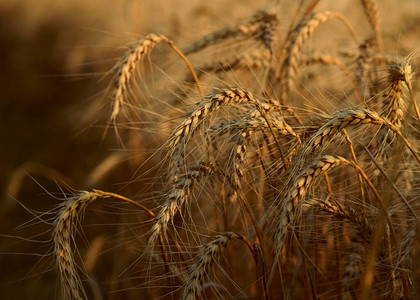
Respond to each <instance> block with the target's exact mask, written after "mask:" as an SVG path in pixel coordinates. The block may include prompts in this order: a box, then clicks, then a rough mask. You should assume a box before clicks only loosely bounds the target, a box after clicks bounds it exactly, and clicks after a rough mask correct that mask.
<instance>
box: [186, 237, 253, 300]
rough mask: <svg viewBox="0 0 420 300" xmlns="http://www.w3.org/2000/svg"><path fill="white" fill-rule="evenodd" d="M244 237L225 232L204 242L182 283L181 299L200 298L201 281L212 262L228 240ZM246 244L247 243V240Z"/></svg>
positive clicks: (218, 255) (216, 258)
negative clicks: (206, 242) (185, 279)
mask: <svg viewBox="0 0 420 300" xmlns="http://www.w3.org/2000/svg"><path fill="white" fill-rule="evenodd" d="M244 239H246V238H245V237H244V236H242V235H239V234H236V233H233V232H225V233H223V234H220V235H217V236H216V237H215V239H213V240H212V241H211V242H209V243H208V244H206V245H205V246H204V247H203V249H202V250H201V251H200V253H199V254H198V255H197V257H196V260H195V263H194V265H193V266H192V267H191V269H190V270H189V272H188V279H187V281H186V282H185V284H184V291H183V294H182V299H184V300H195V299H200V295H201V291H202V289H203V281H204V279H205V276H207V275H208V273H209V272H210V268H211V266H212V265H213V263H214V262H215V261H217V260H218V259H219V257H220V256H221V254H222V252H223V250H224V249H225V248H226V247H227V245H228V243H229V242H231V241H235V240H244ZM247 244H249V242H248V243H247Z"/></svg>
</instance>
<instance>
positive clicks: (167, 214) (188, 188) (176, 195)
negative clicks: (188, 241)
mask: <svg viewBox="0 0 420 300" xmlns="http://www.w3.org/2000/svg"><path fill="white" fill-rule="evenodd" d="M214 172H215V170H214V168H213V167H212V165H210V164H205V163H201V164H200V165H199V166H198V167H196V168H192V169H191V170H189V171H188V172H186V173H185V174H181V175H180V176H179V178H178V180H177V181H176V182H175V183H174V184H173V186H172V188H171V190H170V192H169V194H168V195H167V196H166V199H165V202H164V203H163V205H162V207H161V209H160V211H159V213H158V214H157V215H156V217H155V224H154V225H153V227H152V229H151V236H150V238H149V245H151V246H153V245H155V244H156V242H157V240H158V238H159V237H160V236H162V234H163V235H164V236H166V230H167V227H168V223H169V222H170V221H172V220H173V218H174V216H175V214H176V213H177V212H178V211H179V210H180V209H181V207H182V205H183V204H184V203H185V202H186V201H188V199H189V197H190V194H191V192H192V189H193V187H194V184H195V183H196V182H197V181H199V180H200V179H201V178H202V177H204V176H207V175H211V174H213V173H214Z"/></svg>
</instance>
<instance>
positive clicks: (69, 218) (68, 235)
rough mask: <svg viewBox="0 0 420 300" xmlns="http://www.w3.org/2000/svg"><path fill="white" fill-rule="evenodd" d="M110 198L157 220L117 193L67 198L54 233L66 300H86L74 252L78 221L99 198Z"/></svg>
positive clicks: (144, 208) (143, 208) (55, 224)
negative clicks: (133, 207)
mask: <svg viewBox="0 0 420 300" xmlns="http://www.w3.org/2000/svg"><path fill="white" fill-rule="evenodd" d="M110 197H114V198H116V199H119V200H122V201H125V202H127V203H130V204H133V205H135V206H137V207H139V208H140V209H142V210H144V211H145V212H146V213H148V214H149V216H151V217H154V213H153V212H152V211H150V210H149V209H147V208H146V207H145V206H143V205H142V204H141V203H138V202H136V201H134V200H132V199H129V198H126V197H124V196H121V195H118V194H115V193H110V192H104V191H101V190H93V191H92V192H87V191H83V192H80V193H79V194H77V195H75V196H73V197H70V198H67V200H66V201H65V202H64V203H63V204H62V208H61V209H60V211H59V212H58V215H57V217H56V219H55V221H54V230H53V241H54V253H55V257H56V261H57V264H58V268H59V270H60V277H61V286H62V293H63V296H64V298H65V299H84V298H86V294H85V293H84V291H83V286H82V283H81V281H80V277H79V275H78V272H77V266H76V263H75V261H74V257H73V251H72V249H71V246H72V245H71V244H72V242H74V233H75V231H76V226H77V224H78V221H80V219H81V218H82V216H83V213H84V211H85V209H86V207H87V206H88V205H89V204H91V203H92V202H94V201H95V200H96V199H97V198H110ZM80 292H82V294H83V295H82V296H83V297H82V296H81V295H80Z"/></svg>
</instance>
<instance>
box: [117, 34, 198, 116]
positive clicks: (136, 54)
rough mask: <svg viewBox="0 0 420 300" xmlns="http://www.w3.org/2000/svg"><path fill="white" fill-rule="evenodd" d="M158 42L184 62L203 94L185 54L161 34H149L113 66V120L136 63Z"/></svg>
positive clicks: (124, 96)
mask: <svg viewBox="0 0 420 300" xmlns="http://www.w3.org/2000/svg"><path fill="white" fill-rule="evenodd" d="M159 43H164V44H166V45H168V46H169V47H170V48H171V49H172V50H173V51H175V53H176V54H177V55H178V56H179V57H180V58H181V59H182V60H183V61H184V62H185V64H186V65H187V67H188V69H189V71H190V72H191V75H192V76H193V78H194V81H195V83H196V85H197V90H198V92H199V94H200V95H202V96H203V91H202V88H201V85H200V82H199V80H198V77H197V75H196V73H195V71H194V68H193V67H192V65H191V63H190V62H189V60H188V59H187V58H186V57H185V55H184V54H183V53H182V52H181V51H180V50H179V49H178V48H177V47H176V46H175V44H174V42H173V41H171V40H170V39H168V38H167V37H165V36H163V35H156V34H149V35H148V36H146V37H145V38H142V39H141V40H140V41H139V43H138V44H137V45H136V46H134V47H132V48H130V49H129V51H127V53H126V54H125V55H124V56H123V57H122V58H121V59H120V61H119V62H118V64H117V65H116V66H115V67H114V68H115V69H116V74H115V75H114V89H113V92H112V94H113V96H112V98H113V100H114V104H113V109H112V113H111V120H112V121H115V119H116V118H117V116H118V114H119V113H120V110H121V107H122V106H123V105H124V103H125V100H126V99H127V97H128V93H129V84H130V81H131V78H132V77H133V74H134V72H135V71H136V69H137V68H138V64H139V63H140V62H141V61H142V60H143V59H144V58H145V57H147V55H148V54H149V53H150V52H151V51H152V49H153V48H155V46H156V45H157V44H159Z"/></svg>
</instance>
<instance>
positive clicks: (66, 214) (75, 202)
mask: <svg viewBox="0 0 420 300" xmlns="http://www.w3.org/2000/svg"><path fill="white" fill-rule="evenodd" d="M96 198H97V195H96V194H95V193H91V192H82V193H80V194H79V195H76V196H74V197H71V198H68V199H67V201H66V202H65V203H64V204H63V207H62V209H61V210H60V211H59V213H58V216H57V219H56V221H55V223H54V231H53V239H54V252H55V256H56V260H57V264H58V267H59V270H60V276H61V286H62V293H63V296H64V298H65V299H83V298H86V295H85V294H84V291H83V287H82V283H81V281H80V277H79V275H78V273H77V267H76V264H75V262H74V258H73V251H72V249H71V243H72V241H73V239H74V232H75V229H76V225H77V221H78V219H79V218H80V217H81V215H82V214H83V212H84V210H85V208H86V207H87V206H88V205H89V204H90V203H92V202H93V201H95V200H96ZM80 292H82V295H80Z"/></svg>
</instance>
